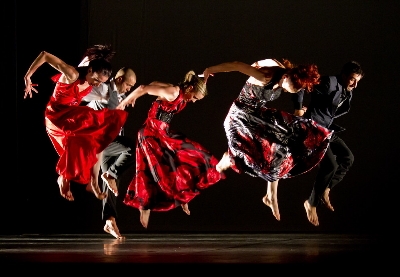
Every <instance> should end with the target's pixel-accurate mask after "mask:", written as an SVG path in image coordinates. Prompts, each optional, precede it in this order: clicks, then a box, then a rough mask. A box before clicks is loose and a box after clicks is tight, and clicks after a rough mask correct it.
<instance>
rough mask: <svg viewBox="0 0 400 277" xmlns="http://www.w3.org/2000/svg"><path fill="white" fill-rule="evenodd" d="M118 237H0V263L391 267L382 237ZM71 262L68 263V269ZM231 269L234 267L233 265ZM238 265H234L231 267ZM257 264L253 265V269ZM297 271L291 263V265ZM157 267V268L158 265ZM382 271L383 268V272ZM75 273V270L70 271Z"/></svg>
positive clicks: (30, 266)
mask: <svg viewBox="0 0 400 277" xmlns="http://www.w3.org/2000/svg"><path fill="white" fill-rule="evenodd" d="M125 236H126V238H125V239H124V240H116V239H114V238H113V237H111V236H110V235H108V234H106V233H104V234H58V235H18V236H8V235H7V236H0V262H1V265H2V267H3V266H10V268H11V267H12V268H13V269H14V270H15V269H20V270H27V269H29V270H31V269H34V268H41V267H42V266H43V267H47V266H50V265H64V266H62V267H60V268H68V269H72V268H73V267H74V266H82V265H90V266H93V265H98V266H99V267H97V268H98V269H102V268H105V267H106V266H113V265H116V266H117V267H118V268H121V266H127V267H132V269H133V270H138V269H142V267H140V265H142V266H143V269H144V268H146V270H151V269H153V267H152V264H157V265H160V266H161V267H163V268H166V267H167V268H168V267H169V266H179V265H183V264H193V265H194V264H197V265H198V266H197V267H196V271H197V270H199V271H201V270H203V269H206V268H207V267H203V266H204V265H222V266H223V265H240V266H249V265H252V266H254V265H262V266H268V265H292V266H293V265H294V266H296V265H297V266H307V265H308V266H307V267H305V269H307V268H310V267H309V266H310V265H311V264H327V265H329V268H326V269H324V271H325V270H327V271H328V273H329V272H332V270H336V269H338V267H340V268H341V267H342V266H346V267H347V270H348V269H349V268H353V269H356V270H362V269H364V270H366V271H369V270H372V269H375V268H378V267H379V270H380V272H381V273H383V271H385V270H389V267H388V266H389V265H390V264H389V260H386V257H389V254H387V252H385V250H384V249H385V248H386V247H385V245H384V244H383V239H382V238H381V237H379V236H377V235H360V234H270V233H263V234H230V233H229V234H225V233H224V234H186V233H185V234H182V233H178V234H147V233H146V234H127V235H126V234H125ZM65 266H67V267H65ZM230 268H232V267H230ZM233 268H235V267H233ZM251 268H254V267H251ZM291 268H292V269H293V267H291ZM154 269H155V268H154ZM382 270H383V271H382ZM71 273H72V272H71Z"/></svg>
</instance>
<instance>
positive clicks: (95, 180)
mask: <svg viewBox="0 0 400 277" xmlns="http://www.w3.org/2000/svg"><path fill="white" fill-rule="evenodd" d="M102 155H103V153H99V154H97V162H96V164H95V165H94V166H93V168H92V172H91V178H90V186H91V187H92V191H93V193H94V195H95V196H96V198H98V199H100V200H103V199H104V198H106V197H107V193H106V192H102V191H101V190H100V187H99V171H100V164H101V161H102Z"/></svg>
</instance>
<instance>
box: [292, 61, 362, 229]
mask: <svg viewBox="0 0 400 277" xmlns="http://www.w3.org/2000/svg"><path fill="white" fill-rule="evenodd" d="M363 77H364V72H363V70H362V69H361V66H360V64H359V63H357V62H355V61H350V62H348V63H346V64H345V65H344V66H343V67H342V70H341V72H340V74H339V75H335V76H323V77H321V82H320V84H318V85H316V86H314V89H313V91H312V92H311V100H310V103H309V107H308V108H306V107H303V105H302V104H303V96H304V92H303V91H300V92H299V93H297V95H295V97H296V101H295V114H296V115H299V116H304V117H307V118H311V119H313V120H314V121H316V122H317V123H318V124H320V125H322V126H323V127H326V128H328V129H330V130H333V131H334V132H333V134H332V137H331V139H330V143H329V147H328V149H327V151H326V153H325V156H324V157H323V159H322V160H321V162H320V163H319V165H318V172H317V177H316V180H315V182H314V186H313V189H312V192H311V195H310V196H309V198H308V199H307V200H306V201H305V202H304V208H305V210H306V213H307V218H308V221H310V222H311V223H312V224H313V225H315V226H318V225H319V221H318V215H317V206H318V205H319V204H321V203H323V204H325V206H326V207H327V208H329V209H330V210H332V211H333V210H334V209H333V206H332V205H331V203H330V200H329V192H330V190H331V189H332V188H333V187H334V186H336V185H337V184H338V183H339V182H340V181H342V179H343V178H344V176H345V175H346V173H347V171H348V170H349V169H350V167H351V166H352V164H353V162H354V156H353V153H352V152H351V150H350V149H349V148H348V146H347V145H346V143H345V142H344V141H343V140H342V139H341V138H339V137H338V135H337V133H338V132H341V131H344V130H345V129H344V128H342V127H340V126H338V125H335V124H333V120H334V119H335V118H337V117H339V116H342V115H344V114H346V113H348V112H349V110H350V102H351V99H352V97H353V90H354V89H355V88H356V87H357V85H358V82H359V81H360V80H361V79H362V78H363Z"/></svg>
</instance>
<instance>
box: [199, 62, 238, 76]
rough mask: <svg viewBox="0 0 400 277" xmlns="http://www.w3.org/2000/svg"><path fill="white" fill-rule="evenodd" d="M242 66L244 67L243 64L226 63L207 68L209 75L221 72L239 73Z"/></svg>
mask: <svg viewBox="0 0 400 277" xmlns="http://www.w3.org/2000/svg"><path fill="white" fill-rule="evenodd" d="M240 65H243V63H241V62H226V63H221V64H217V65H213V66H210V67H207V68H206V70H207V71H208V73H209V74H212V73H219V72H231V71H239V67H240Z"/></svg>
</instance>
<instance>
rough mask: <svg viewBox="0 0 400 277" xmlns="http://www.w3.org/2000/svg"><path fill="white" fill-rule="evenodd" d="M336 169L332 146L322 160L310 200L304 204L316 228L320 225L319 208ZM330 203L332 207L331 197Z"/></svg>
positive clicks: (309, 219)
mask: <svg viewBox="0 0 400 277" xmlns="http://www.w3.org/2000/svg"><path fill="white" fill-rule="evenodd" d="M336 169H337V163H336V157H335V155H334V154H333V152H332V149H331V146H329V147H328V149H327V151H326V153H325V156H324V157H323V158H322V160H321V162H320V163H319V165H318V172H317V177H316V180H315V182H314V186H313V189H312V191H311V195H310V197H309V198H308V200H306V201H305V202H304V208H305V210H306V214H307V219H308V221H310V223H311V224H313V225H314V226H318V225H319V221H318V215H317V207H318V206H319V205H320V204H321V203H322V199H323V195H324V193H325V190H326V188H328V187H329V184H330V182H331V180H332V178H333V175H334V174H335V171H336ZM328 203H329V205H330V202H329V197H328ZM332 208H333V207H332Z"/></svg>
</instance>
